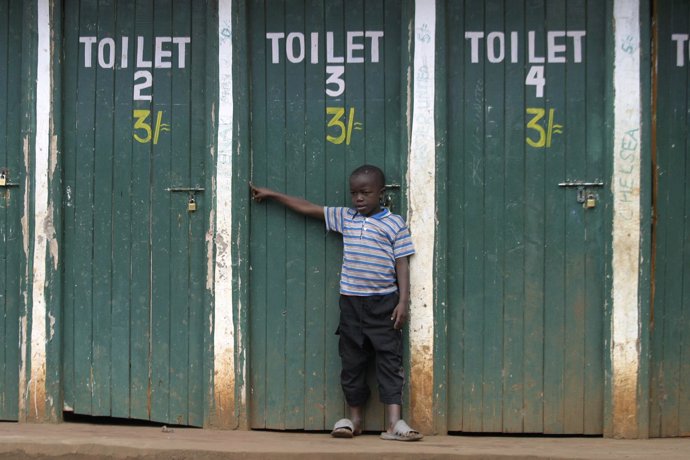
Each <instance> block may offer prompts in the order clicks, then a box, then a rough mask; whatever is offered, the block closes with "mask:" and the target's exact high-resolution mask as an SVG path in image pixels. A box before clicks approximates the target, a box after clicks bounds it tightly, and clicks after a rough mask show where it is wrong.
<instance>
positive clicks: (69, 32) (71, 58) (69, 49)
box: [62, 0, 84, 410]
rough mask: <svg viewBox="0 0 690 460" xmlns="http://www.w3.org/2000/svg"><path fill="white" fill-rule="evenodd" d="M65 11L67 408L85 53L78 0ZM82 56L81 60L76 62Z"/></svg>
mask: <svg viewBox="0 0 690 460" xmlns="http://www.w3.org/2000/svg"><path fill="white" fill-rule="evenodd" d="M63 8H64V10H65V12H66V14H65V22H64V44H63V49H64V55H65V64H64V66H63V69H64V70H63V71H64V75H63V91H64V96H63V113H64V115H63V127H64V131H65V132H64V136H63V144H62V146H63V152H64V162H63V175H64V177H63V184H64V189H65V208H64V213H63V219H64V222H63V225H64V227H63V229H64V246H65V251H64V253H63V259H62V260H63V267H64V281H63V283H64V285H63V304H64V306H65V307H64V311H63V317H62V319H63V336H62V337H63V342H62V359H63V365H62V379H63V392H64V394H63V398H64V407H65V409H67V410H71V409H73V408H74V398H75V386H74V381H75V380H74V379H75V367H76V366H77V363H76V361H75V356H74V354H75V338H76V334H75V328H74V313H75V312H74V307H75V303H74V302H75V299H74V285H75V276H76V274H75V263H74V262H75V251H73V250H72V249H71V248H73V247H74V246H75V244H76V240H75V238H76V234H75V225H76V221H75V217H76V213H75V209H74V190H75V187H76V159H77V154H76V149H77V146H76V128H77V121H76V116H77V87H78V74H79V70H78V69H79V67H80V65H83V58H84V56H83V55H81V54H80V52H79V48H78V44H79V14H78V12H79V3H78V2H77V1H76V0H66V1H65V2H64V6H63ZM80 57H81V59H82V61H81V62H80V61H79V58H80Z"/></svg>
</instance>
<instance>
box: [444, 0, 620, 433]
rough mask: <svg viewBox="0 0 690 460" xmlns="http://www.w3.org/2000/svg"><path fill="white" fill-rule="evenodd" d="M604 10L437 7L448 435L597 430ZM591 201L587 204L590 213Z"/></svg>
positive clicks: (580, 5)
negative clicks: (441, 44)
mask: <svg viewBox="0 0 690 460" xmlns="http://www.w3.org/2000/svg"><path fill="white" fill-rule="evenodd" d="M607 11H608V10H607V3H606V2H599V1H593V0H587V1H586V0H568V1H565V0H560V1H559V0H554V1H552V0H548V1H545V0H525V1H498V0H491V1H483V0H467V1H448V2H445V4H444V5H443V6H442V10H441V11H440V12H439V18H443V19H442V20H441V21H442V26H443V28H444V29H443V33H444V34H445V35H444V37H443V39H444V41H445V47H446V56H447V58H446V61H445V63H444V64H443V65H445V67H446V75H447V76H446V78H447V80H446V87H445V88H444V90H445V94H446V96H445V99H444V101H441V102H442V103H444V104H445V107H446V111H445V113H444V112H443V111H442V110H441V111H439V115H438V116H440V117H444V116H445V117H447V118H446V119H445V120H444V121H442V122H441V124H442V125H443V124H444V123H445V124H446V125H445V130H446V136H447V158H446V164H447V168H448V169H447V177H448V183H447V197H446V200H447V215H440V216H439V218H440V219H442V221H444V222H445V225H446V226H447V227H446V232H447V235H448V236H447V240H448V247H447V283H446V285H447V293H446V294H445V295H446V296H447V327H448V332H447V334H448V336H447V343H448V350H447V354H448V356H447V359H448V406H449V409H448V429H449V430H450V431H466V432H525V433H569V434H575V433H595V434H596V433H601V432H602V424H603V423H602V420H603V386H604V371H603V360H604V339H603V336H602V333H603V324H604V302H605V301H604V263H605V251H604V242H605V236H604V228H605V226H604V223H605V219H607V218H608V214H609V211H608V208H609V197H608V192H607V190H608V189H607V188H604V187H598V186H592V187H591V188H586V189H585V190H584V192H582V193H584V198H585V203H580V202H578V199H577V197H578V191H577V187H559V184H561V183H572V182H575V181H587V182H598V181H601V180H605V178H606V177H608V176H607V172H606V164H607V163H606V160H605V144H606V141H605V139H606V135H607V131H606V127H605V123H604V117H605V97H604V96H605V89H606V71H605V69H606V61H605V56H606V53H605V48H604V47H605V43H606V37H607V27H608V25H607V24H608V22H607ZM590 193H591V195H592V196H591V198H592V199H593V200H594V202H593V203H592V204H593V205H594V207H592V208H587V203H586V201H587V196H588V195H589V194H590Z"/></svg>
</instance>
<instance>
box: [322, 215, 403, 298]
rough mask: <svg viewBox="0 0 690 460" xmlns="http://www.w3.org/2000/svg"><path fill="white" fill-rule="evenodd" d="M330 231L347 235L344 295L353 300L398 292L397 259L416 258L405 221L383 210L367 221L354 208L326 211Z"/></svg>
mask: <svg viewBox="0 0 690 460" xmlns="http://www.w3.org/2000/svg"><path fill="white" fill-rule="evenodd" d="M324 217H325V219H326V229H327V230H332V231H335V232H338V233H342V234H343V267H342V271H341V274H340V293H341V294H345V295H353V296H369V295H382V294H390V293H392V292H396V291H397V290H398V285H397V277H396V274H395V259H398V258H400V257H405V256H409V255H412V254H414V246H413V245H412V239H411V238H410V231H409V229H408V228H407V224H405V221H404V220H403V218H402V217H400V216H398V215H397V214H393V213H391V212H390V211H389V210H388V209H386V208H383V210H382V211H381V212H379V213H378V214H375V215H373V216H371V217H365V216H363V215H362V214H359V213H358V212H357V211H356V210H354V209H351V208H333V207H324Z"/></svg>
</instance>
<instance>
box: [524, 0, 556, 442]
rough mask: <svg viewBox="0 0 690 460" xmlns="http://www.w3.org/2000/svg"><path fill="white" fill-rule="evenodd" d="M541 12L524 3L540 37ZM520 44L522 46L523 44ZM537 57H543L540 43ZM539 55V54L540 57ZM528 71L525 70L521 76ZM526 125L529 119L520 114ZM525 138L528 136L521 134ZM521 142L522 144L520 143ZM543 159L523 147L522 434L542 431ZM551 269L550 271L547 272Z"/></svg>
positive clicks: (532, 100) (528, 22)
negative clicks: (523, 312)
mask: <svg viewBox="0 0 690 460" xmlns="http://www.w3.org/2000/svg"><path fill="white" fill-rule="evenodd" d="M544 19H545V18H544V10H543V3H542V2H541V1H533V0H528V1H526V2H525V27H524V30H522V31H521V32H522V34H523V37H524V34H526V33H527V32H528V31H530V30H534V31H537V33H538V34H541V35H542V36H543V29H544V25H543V23H544ZM523 43H524V42H523ZM538 51H539V53H543V43H542V45H540V48H539V50H538ZM540 55H542V54H540ZM528 71H529V69H526V70H525V75H526V73H527V72H528ZM539 101H540V100H539V99H537V98H536V97H535V93H534V92H533V88H532V87H530V88H529V90H528V91H526V96H525V109H526V108H530V107H539V106H542V107H543V103H540V102H539ZM523 116H524V117H525V118H524V121H523V123H524V124H525V125H526V124H527V122H529V117H531V115H528V114H526V113H525V114H523ZM524 135H525V136H532V133H531V132H530V133H527V132H525V134H524ZM523 142H525V141H523ZM545 173H546V171H545V160H544V155H542V154H541V152H539V151H538V150H535V149H533V148H531V147H529V146H527V147H525V176H526V177H527V178H529V180H527V182H526V185H525V203H526V207H525V314H524V321H525V339H524V340H525V359H524V398H525V401H524V405H525V408H524V411H525V421H524V431H525V432H528V433H529V432H536V433H539V432H542V431H543V430H544V419H543V417H544V393H543V392H544V367H543V365H544V354H545V351H544V328H545V324H544V309H545V308H546V307H545V303H544V302H545V296H544V290H545V288H546V286H545V281H544V277H545V243H546V234H545V227H544V223H543V221H544V219H545V217H548V218H549V219H551V217H550V216H549V214H547V210H546V208H545V200H544V192H545V187H547V186H548V185H552V184H548V185H547V184H546V177H545ZM549 269H551V268H549Z"/></svg>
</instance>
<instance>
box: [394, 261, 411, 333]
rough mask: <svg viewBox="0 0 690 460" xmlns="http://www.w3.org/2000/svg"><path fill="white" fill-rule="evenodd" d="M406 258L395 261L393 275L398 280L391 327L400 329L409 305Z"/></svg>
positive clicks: (408, 268) (407, 264) (405, 319)
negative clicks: (397, 295) (396, 298)
mask: <svg viewBox="0 0 690 460" xmlns="http://www.w3.org/2000/svg"><path fill="white" fill-rule="evenodd" d="M407 259H408V257H407V256H405V257H400V258H398V259H395V274H396V275H397V278H398V294H399V298H398V305H396V307H395V310H393V315H392V316H391V319H392V320H393V321H395V322H394V323H393V327H394V328H395V329H401V328H402V327H403V325H404V324H405V322H406V321H407V316H408V308H409V305H410V265H409V263H408V261H407Z"/></svg>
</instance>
